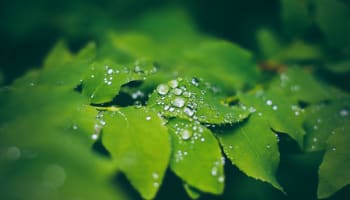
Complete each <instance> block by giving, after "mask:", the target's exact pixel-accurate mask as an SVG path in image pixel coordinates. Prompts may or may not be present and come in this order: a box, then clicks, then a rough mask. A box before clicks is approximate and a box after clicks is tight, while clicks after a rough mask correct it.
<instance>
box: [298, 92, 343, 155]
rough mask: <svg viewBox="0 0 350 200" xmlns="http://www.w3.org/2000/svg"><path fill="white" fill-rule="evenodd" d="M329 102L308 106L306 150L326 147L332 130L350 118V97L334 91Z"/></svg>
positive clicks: (318, 149) (317, 149)
mask: <svg viewBox="0 0 350 200" xmlns="http://www.w3.org/2000/svg"><path fill="white" fill-rule="evenodd" d="M332 95H333V96H332V101H331V102H330V103H328V104H320V105H312V106H310V107H308V108H306V120H305V125H304V126H305V129H306V131H307V134H306V137H305V140H304V141H305V145H304V146H305V147H304V148H305V150H306V151H320V150H324V149H325V147H326V142H327V139H328V137H329V136H330V135H332V133H333V132H332V131H333V130H334V129H336V128H338V127H341V126H342V125H343V124H344V123H345V121H347V120H350V114H349V112H350V111H349V110H350V97H349V96H348V95H344V94H342V93H340V92H338V91H336V92H333V93H332Z"/></svg>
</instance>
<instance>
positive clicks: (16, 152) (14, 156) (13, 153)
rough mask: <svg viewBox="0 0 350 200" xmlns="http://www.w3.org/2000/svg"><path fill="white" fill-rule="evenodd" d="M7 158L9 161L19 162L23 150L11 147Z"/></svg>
mask: <svg viewBox="0 0 350 200" xmlns="http://www.w3.org/2000/svg"><path fill="white" fill-rule="evenodd" d="M6 157H7V159H9V160H18V159H19V158H20V157H21V150H20V149H19V148H18V147H16V146H12V147H9V148H8V149H7V152H6Z"/></svg>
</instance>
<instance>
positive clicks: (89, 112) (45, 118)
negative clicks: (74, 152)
mask: <svg viewBox="0 0 350 200" xmlns="http://www.w3.org/2000/svg"><path fill="white" fill-rule="evenodd" d="M0 94H1V95H0V96H1V97H0V108H1V111H2V115H0V123H2V124H7V123H14V122H16V120H17V119H19V118H20V119H25V118H28V119H32V118H33V119H37V123H39V124H40V123H45V124H50V125H51V128H52V129H54V128H59V129H60V130H61V131H62V132H68V133H69V132H72V133H74V134H76V135H79V136H80V137H81V140H82V141H84V142H86V143H87V144H89V145H92V143H93V142H94V141H93V140H92V139H91V136H92V135H93V134H94V124H95V121H96V119H95V117H96V115H97V111H96V109H94V108H92V107H88V106H87V105H85V102H86V101H85V99H84V98H82V96H80V95H79V94H77V93H75V92H73V91H67V90H66V89H63V88H58V89H54V90H53V89H52V88H51V87H47V86H28V87H24V88H10V89H3V90H1V91H0ZM47 94H50V95H47ZM23 99H25V101H23ZM19 105H21V106H19ZM34 125H35V124H32V126H34ZM30 127H31V125H30V124H29V125H28V128H30Z"/></svg>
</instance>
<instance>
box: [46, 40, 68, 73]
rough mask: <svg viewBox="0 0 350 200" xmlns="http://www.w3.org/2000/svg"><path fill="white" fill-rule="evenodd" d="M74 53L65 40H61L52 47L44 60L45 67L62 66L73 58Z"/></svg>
mask: <svg viewBox="0 0 350 200" xmlns="http://www.w3.org/2000/svg"><path fill="white" fill-rule="evenodd" d="M73 57H74V55H73V54H72V53H71V52H70V51H69V49H68V47H67V44H66V43H65V42H64V41H59V42H57V43H56V44H55V46H54V47H53V48H52V50H51V51H50V53H49V54H48V55H47V57H46V59H45V61H44V67H45V68H50V67H55V66H60V65H63V64H65V63H68V62H70V61H72V60H73Z"/></svg>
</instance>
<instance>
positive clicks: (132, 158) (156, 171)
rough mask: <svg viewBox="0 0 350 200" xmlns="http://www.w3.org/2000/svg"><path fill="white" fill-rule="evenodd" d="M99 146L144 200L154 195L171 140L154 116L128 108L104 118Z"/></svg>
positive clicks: (163, 170) (160, 180) (168, 155)
mask: <svg viewBox="0 0 350 200" xmlns="http://www.w3.org/2000/svg"><path fill="white" fill-rule="evenodd" d="M104 120H105V122H106V125H105V127H104V129H103V137H102V142H103V144H104V146H105V147H106V149H107V150H108V151H109V152H110V153H111V155H112V159H113V161H115V162H116V163H117V164H118V166H119V168H120V170H121V171H122V172H124V173H125V174H126V177H127V178H128V179H129V181H130V182H131V184H132V185H133V186H134V187H135V188H136V189H137V190H138V191H139V192H140V194H141V195H142V197H143V198H146V199H152V198H154V196H155V195H156V193H157V191H158V189H159V187H160V185H161V183H162V180H163V176H164V173H165V171H166V168H167V166H168V162H169V157H170V153H171V152H170V140H169V137H168V132H167V129H166V127H165V126H164V125H163V122H162V120H161V119H160V117H159V116H158V115H157V113H155V112H153V111H151V110H148V109H146V108H135V107H127V108H121V109H120V110H119V111H116V112H108V113H106V114H105V115H104Z"/></svg>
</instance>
